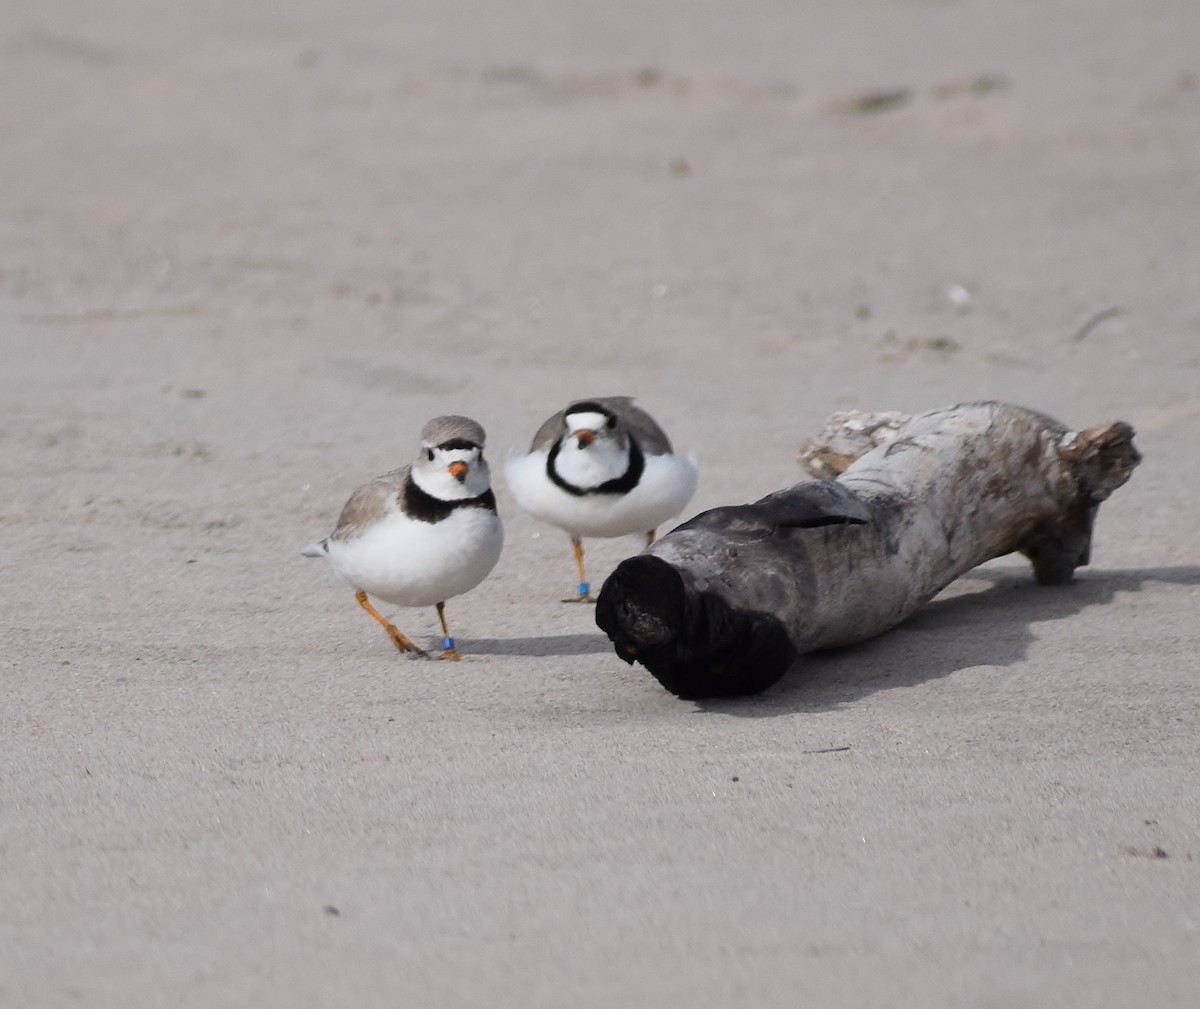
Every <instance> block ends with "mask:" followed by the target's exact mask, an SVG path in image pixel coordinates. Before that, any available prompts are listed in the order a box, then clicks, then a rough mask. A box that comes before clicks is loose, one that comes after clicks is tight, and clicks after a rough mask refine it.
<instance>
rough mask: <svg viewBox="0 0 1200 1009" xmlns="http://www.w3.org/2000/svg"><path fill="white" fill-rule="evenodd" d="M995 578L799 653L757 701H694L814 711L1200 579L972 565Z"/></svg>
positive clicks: (1179, 570) (762, 710)
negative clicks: (1068, 576) (1092, 611)
mask: <svg viewBox="0 0 1200 1009" xmlns="http://www.w3.org/2000/svg"><path fill="white" fill-rule="evenodd" d="M969 578H970V579H971V580H973V581H990V582H991V583H992V584H991V585H990V586H988V587H987V588H985V589H982V590H979V591H976V592H967V593H964V594H962V595H958V596H954V597H952V598H949V599H939V600H935V601H934V602H932V603H930V604H929V605H928V606H926V607H925V609H923V610H921V611H920V612H919V613H918V614H917V615H916V616H914V617H913V618H912V619H910V620H908V621H907V622H905V623H903V624H901V625H900V626H899V627H897V628H895V629H894V630H891V631H888V632H887V633H886V634H883V635H881V636H879V637H877V638H872V639H871V640H870V641H866V642H863V643H862V644H859V645H853V646H851V647H849V648H841V649H836V650H831V651H827V652H814V653H812V654H809V655H804V656H801V658H800V659H799V660H798V661H797V662H796V664H795V666H793V668H792V670H791V671H790V672H789V673H788V675H787V676H786V677H784V679H783V680H782V681H781V682H780V683H779V684H778V685H777V686H775V687H773V688H771V689H770V690H769V691H767V692H766V693H765V694H762V695H761V696H759V697H746V698H740V699H735V700H712V701H703V702H699V703H698V707H700V708H701V709H702V710H704V711H719V712H722V713H724V714H731V715H739V716H742V717H745V718H764V717H771V716H773V715H780V714H788V713H792V712H796V711H820V710H828V709H830V708H836V707H838V706H840V705H842V704H848V703H851V702H853V701H855V700H858V699H859V698H862V697H866V696H867V695H869V694H872V693H874V692H875V691H877V690H890V689H892V688H894V687H911V686H914V685H916V684H918V683H923V682H925V681H926V680H935V679H939V678H940V677H943V676H948V675H949V674H950V673H953V672H955V671H957V670H959V669H965V668H969V667H971V666H980V665H989V666H1008V665H1011V664H1013V663H1015V662H1019V661H1021V660H1022V659H1024V658H1025V656H1026V654H1027V652H1028V649H1029V645H1030V644H1031V643H1032V642H1033V641H1034V639H1035V635H1034V633H1033V625H1034V624H1039V623H1043V622H1046V621H1053V620H1062V619H1063V618H1065V617H1070V616H1074V615H1075V614H1077V613H1080V612H1082V611H1083V610H1084V609H1086V608H1087V607H1089V606H1098V605H1103V604H1106V603H1111V602H1112V600H1113V597H1114V596H1115V595H1116V594H1117V593H1118V592H1139V591H1141V589H1142V587H1143V586H1144V585H1145V584H1146V583H1147V582H1162V583H1167V584H1173V585H1200V566H1196V565H1190V566H1181V567H1161V568H1137V569H1132V570H1126V571H1105V570H1102V569H1101V570H1097V569H1087V570H1086V571H1081V572H1080V573H1079V577H1078V578H1077V580H1076V581H1074V582H1072V583H1071V584H1069V585H1061V586H1052V587H1042V586H1039V585H1037V584H1035V583H1034V582H1033V580H1032V579H1031V578H1030V576H1029V572H1028V569H1021V568H1003V569H982V570H976V571H973V572H972V573H971V574H970V575H969Z"/></svg>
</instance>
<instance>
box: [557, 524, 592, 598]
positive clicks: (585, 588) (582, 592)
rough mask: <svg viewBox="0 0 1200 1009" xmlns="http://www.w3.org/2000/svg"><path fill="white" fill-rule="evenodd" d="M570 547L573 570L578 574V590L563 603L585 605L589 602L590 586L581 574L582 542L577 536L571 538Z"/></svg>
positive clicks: (585, 577) (585, 576)
mask: <svg viewBox="0 0 1200 1009" xmlns="http://www.w3.org/2000/svg"><path fill="white" fill-rule="evenodd" d="M571 547H572V549H573V550H574V551H575V568H576V570H577V571H578V572H579V590H578V591H577V592H576V594H575V595H574V596H572V597H571V598H570V599H564V600H563V602H564V603H587V602H591V599H592V597H591V595H590V594H589V593H590V591H591V586H590V585H589V584H588V580H587V575H585V574H584V573H583V540H581V539H580V538H579V537H578V536H572V537H571Z"/></svg>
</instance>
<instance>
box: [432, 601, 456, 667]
mask: <svg viewBox="0 0 1200 1009" xmlns="http://www.w3.org/2000/svg"><path fill="white" fill-rule="evenodd" d="M437 611H438V619H439V620H440V621H441V622H442V658H443V659H452V660H453V661H454V662H457V661H458V660H459V659H461V658H462V656H461V655H459V654H458V649H456V648H455V647H454V639H453V638H452V637H450V628H449V627H448V626H447V624H446V604H445V603H444V602H442V603H438V604H437Z"/></svg>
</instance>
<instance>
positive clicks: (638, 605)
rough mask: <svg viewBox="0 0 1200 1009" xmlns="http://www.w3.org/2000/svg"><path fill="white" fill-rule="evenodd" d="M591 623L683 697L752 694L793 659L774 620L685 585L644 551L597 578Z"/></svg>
mask: <svg viewBox="0 0 1200 1009" xmlns="http://www.w3.org/2000/svg"><path fill="white" fill-rule="evenodd" d="M596 623H597V624H598V625H599V627H600V629H601V630H602V631H604V633H605V634H607V635H608V636H609V638H610V639H611V640H612V643H613V648H614V649H615V650H616V653H617V655H618V656H620V658H622V659H624V660H625V661H626V662H629V663H633V662H635V661H637V662H640V663H641V664H642V665H643V666H645V667H646V668H647V669H648V670H650V672H651V673H652V674H653V676H654V678H655V679H657V680H658V682H659V683H661V684H662V685H663V686H664V687H665V688H666V689H667V690H669V691H670V692H671V693H673V694H675V695H677V696H679V697H682V698H685V699H689V700H691V699H697V698H701V697H739V696H743V695H746V694H757V693H759V692H760V691H762V690H765V689H766V688H767V687H769V686H770V685H771V684H772V683H775V682H776V681H777V680H778V679H779V678H780V677H781V676H783V674H784V673H785V672H787V670H788V667H789V666H790V665H791V664H792V662H793V660H794V659H795V657H796V651H795V648H794V647H793V645H792V643H791V640H790V639H789V638H788V635H787V631H786V630H785V628H784V626H783V623H782V622H781V621H780V620H779V618H778V617H774V616H772V615H771V614H769V613H758V612H754V611H749V610H736V609H734V608H733V607H731V606H730V605H729V604H728V603H727V602H726V601H725V600H724V599H722V598H720V597H719V596H716V595H714V594H713V593H711V592H695V591H692V590H689V589H688V587H687V586H686V585H685V584H684V581H683V578H682V577H680V575H679V572H678V571H676V570H675V569H674V568H673V567H671V565H670V564H668V563H667V562H666V561H664V560H662V559H660V558H658V557H653V556H650V555H646V554H643V555H641V556H639V557H631V558H629V559H628V560H625V561H622V562H621V564H619V565H618V566H617V569H616V570H615V571H614V572H613V573H612V574H611V575H610V576H609V577H608V579H607V580H606V581H605V582H604V586H603V587H602V588H601V589H600V597H599V598H598V599H597V600H596Z"/></svg>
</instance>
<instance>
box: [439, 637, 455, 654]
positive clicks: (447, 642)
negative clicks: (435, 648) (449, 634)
mask: <svg viewBox="0 0 1200 1009" xmlns="http://www.w3.org/2000/svg"><path fill="white" fill-rule="evenodd" d="M442 647H443V648H444V649H446V651H450V650H451V649H452V648H454V639H453V638H442Z"/></svg>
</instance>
